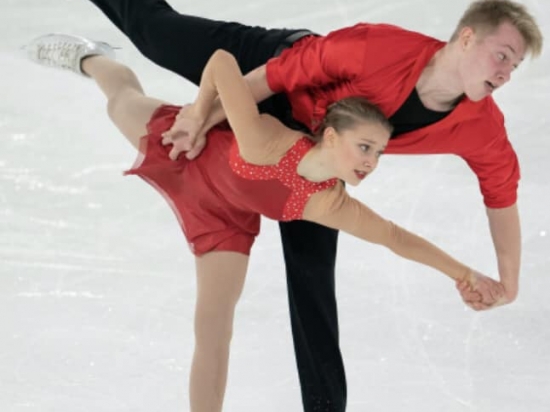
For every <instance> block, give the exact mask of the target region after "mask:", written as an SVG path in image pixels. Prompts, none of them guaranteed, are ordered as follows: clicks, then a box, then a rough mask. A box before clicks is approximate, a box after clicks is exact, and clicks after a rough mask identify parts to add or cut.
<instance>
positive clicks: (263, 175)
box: [229, 136, 338, 221]
mask: <svg viewBox="0 0 550 412" xmlns="http://www.w3.org/2000/svg"><path fill="white" fill-rule="evenodd" d="M314 144H315V143H314V142H312V141H311V140H310V139H308V138H307V137H305V136H304V137H302V138H301V139H299V140H297V141H296V143H294V145H293V146H292V147H291V148H290V149H289V150H288V151H287V152H286V153H285V155H284V156H283V158H282V159H281V160H280V161H279V163H277V164H275V165H255V164H252V163H248V162H246V161H245V160H244V159H243V158H242V157H241V155H240V153H239V148H238V146H237V142H236V141H234V142H233V144H232V146H231V151H230V154H229V165H230V166H231V169H232V170H233V171H234V172H235V174H237V175H238V176H240V177H242V178H244V179H248V180H273V179H276V180H278V181H280V182H281V183H282V184H283V185H284V186H286V187H288V188H289V189H290V190H291V193H290V195H289V197H288V199H287V200H286V203H285V206H284V209H283V216H282V219H281V220H283V221H289V220H299V219H301V218H302V214H303V212H304V208H305V206H306V203H307V201H308V200H309V197H310V196H311V195H312V194H314V193H317V192H320V191H322V190H325V189H329V188H331V187H333V186H335V185H336V183H337V182H338V179H336V178H334V179H329V180H325V181H324V182H310V181H309V180H307V179H304V178H303V177H302V176H300V175H298V173H297V169H298V164H299V163H300V161H301V160H302V158H303V157H304V156H305V154H306V153H307V152H308V151H309V150H310V149H311V148H312V147H313V146H314Z"/></svg>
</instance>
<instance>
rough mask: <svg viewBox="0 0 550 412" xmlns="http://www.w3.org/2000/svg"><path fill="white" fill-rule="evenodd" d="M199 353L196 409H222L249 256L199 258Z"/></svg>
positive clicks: (193, 389) (194, 377) (193, 383)
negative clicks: (234, 325) (231, 344)
mask: <svg viewBox="0 0 550 412" xmlns="http://www.w3.org/2000/svg"><path fill="white" fill-rule="evenodd" d="M196 262H197V304H196V308H195V352H194V355H193V365H192V367H191V379H190V401H191V411H192V412H219V411H221V410H222V404H223V398H224V394H225V387H226V382H227V370H228V363H229V344H230V341H231V336H232V334H233V318H234V313H235V306H236V305H237V301H238V300H239V297H240V296H241V292H242V289H243V285H244V280H245V276H246V269H247V267H248V256H246V255H243V254H240V253H235V252H211V253H207V254H206V255H204V256H202V257H200V258H197V261H196Z"/></svg>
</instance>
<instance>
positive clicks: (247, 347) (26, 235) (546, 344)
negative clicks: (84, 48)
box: [0, 0, 550, 412]
mask: <svg viewBox="0 0 550 412" xmlns="http://www.w3.org/2000/svg"><path fill="white" fill-rule="evenodd" d="M524 3H525V4H526V5H528V6H529V7H530V9H531V11H532V12H533V13H534V14H535V15H536V16H537V18H538V22H539V24H540V25H541V27H542V30H543V32H544V35H545V36H546V41H547V44H548V42H550V3H549V2H548V1H547V0H524ZM467 4H468V1H467V0H455V1H452V2H451V1H428V0H385V1H381V0H360V1H359V0H347V1H346V0H340V1H338V0H336V1H329V0H303V1H301V2H298V1H295V0H277V1H275V0H258V1H255V2H254V1H250V0H235V1H233V2H227V1H223V0H202V1H200V2H198V1H195V2H191V1H184V0H172V5H173V6H174V7H175V8H176V9H178V10H180V11H182V12H185V13H189V14H196V15H201V16H205V17H210V18H218V19H233V20H238V21H242V22H245V23H250V24H260V25H266V26H270V27H281V26H286V27H307V28H310V29H313V30H315V31H318V32H321V33H326V32H328V31H330V30H332V29H335V28H339V27H342V26H346V25H351V24H354V23H356V22H358V21H371V22H389V23H394V24H398V25H402V26H404V27H407V28H410V29H414V30H421V31H424V32H426V33H428V34H431V35H434V36H436V37H440V38H442V39H446V38H448V36H449V35H450V34H451V32H452V29H453V28H454V25H455V23H456V21H457V20H458V17H459V16H460V14H461V12H462V11H463V10H464V9H465V8H466V5H467ZM52 31H60V32H69V33H74V34H81V35H85V36H89V37H92V38H95V39H101V40H105V41H108V42H110V43H111V44H115V45H119V46H121V47H122V49H121V50H119V53H118V55H119V60H121V61H122V62H124V63H127V64H129V65H130V66H131V67H132V68H133V69H135V71H136V72H137V73H138V75H139V77H140V79H141V80H142V83H143V85H144V87H145V89H146V91H147V92H148V93H149V94H151V95H153V96H157V97H160V98H163V99H165V100H169V101H173V102H175V103H185V102H188V101H190V100H191V99H192V98H193V97H194V93H195V88H194V87H193V86H191V85H190V84H188V83H186V82H185V81H184V80H182V79H180V78H178V77H177V76H176V75H173V74H171V73H169V72H167V71H165V70H162V69H160V68H158V67H156V66H154V65H153V64H152V63H151V62H149V61H147V60H145V59H144V58H143V57H142V56H141V55H140V54H139V52H138V51H137V50H136V49H135V48H134V47H133V46H132V45H131V43H130V42H129V41H128V40H127V39H126V38H125V37H124V36H123V35H122V34H121V33H120V32H119V31H118V30H117V29H116V28H115V27H114V26H113V25H112V24H111V23H110V22H109V21H108V20H107V18H106V17H104V16H103V14H101V12H100V11H99V10H98V9H96V8H95V7H94V6H93V5H92V4H91V3H89V2H88V1H86V0H65V1H62V0H57V1H54V0H0V411H1V412H157V411H159V412H160V411H162V412H181V411H187V410H188V406H187V405H188V394H187V384H188V371H189V367H190V357H191V352H192V345H193V334H192V319H193V305H194V296H195V292H194V288H195V275H194V271H193V259H192V256H191V254H190V253H189V252H188V250H187V246H186V244H185V242H184V239H183V236H182V235H181V233H180V230H179V228H178V226H177V222H176V219H175V217H174V216H173V215H172V212H171V210H170V209H169V208H168V206H167V205H166V204H165V203H164V200H163V199H162V198H161V197H160V196H159V195H158V194H157V193H156V192H154V191H153V190H152V189H151V188H150V187H148V186H147V185H146V184H144V183H143V182H142V181H141V180H139V179H138V178H135V177H122V174H121V171H122V170H124V169H125V168H127V167H128V166H129V165H131V163H132V162H133V160H134V154H133V150H132V149H131V148H130V146H129V145H128V144H127V143H126V142H125V141H124V140H123V139H122V138H121V137H120V135H119V133H118V132H117V131H116V130H115V128H114V127H113V126H112V125H111V124H110V123H109V120H108V119H107V116H106V114H105V110H104V106H105V104H104V99H103V97H102V95H101V94H100V93H99V91H98V90H96V88H95V86H94V84H93V83H92V82H90V81H88V80H86V79H83V78H79V77H78V76H75V75H72V74H71V73H67V72H61V71H56V70H50V69H45V68H43V67H40V66H37V65H34V64H33V63H30V62H28V61H26V60H25V59H24V58H22V57H21V54H20V52H19V50H18V48H19V47H20V46H21V45H23V44H24V43H25V42H27V41H28V40H29V39H32V38H33V37H35V36H38V35H40V34H44V33H48V32H52ZM181 41H182V42H183V41H193V39H181ZM549 52H550V50H549V49H548V46H547V47H545V50H544V52H543V55H542V57H541V58H540V59H538V60H535V61H530V60H526V61H525V62H524V64H522V67H521V68H520V69H519V70H518V71H517V72H516V73H514V75H513V78H514V79H513V81H512V82H511V83H510V84H509V85H507V86H506V87H505V88H504V89H503V90H501V91H499V92H498V93H497V95H496V96H495V97H496V100H497V101H498V103H499V104H500V106H501V108H502V110H503V112H504V113H505V115H506V118H507V127H508V131H509V136H510V139H511V141H512V143H513V145H514V147H515V148H516V150H517V153H518V155H519V158H520V161H521V165H522V180H521V186H520V191H519V194H520V200H519V206H520V211H521V219H522V230H523V262H522V271H521V290H520V296H519V298H518V299H517V301H516V302H514V303H513V304H512V305H509V306H507V307H503V308H498V309H495V310H492V311H489V312H481V313H476V312H473V311H471V310H469V309H467V308H465V307H464V305H463V303H462V302H461V300H460V299H459V296H458V294H457V293H456V292H455V290H454V285H453V283H452V282H451V281H449V280H448V279H447V278H445V277H444V276H443V275H441V274H439V273H436V272H435V271H433V270H430V269H428V268H424V267H422V266H420V265H417V264H414V263H410V262H407V261H404V260H401V259H399V258H397V257H395V256H393V255H391V254H390V253H389V252H387V251H385V250H384V249H382V248H380V247H377V246H373V245H368V244H364V243H362V242H361V241H358V240H356V239H353V238H351V237H349V236H347V235H344V234H343V235H341V238H340V248H339V258H338V268H337V282H338V283H337V292H338V296H339V305H340V306H339V309H340V322H341V341H342V350H343V355H344V358H345V362H346V367H347V373H348V384H349V388H348V392H349V407H348V410H349V411H350V412H357V411H368V412H402V411H413V412H467V411H468V412H469V411H475V412H527V411H529V412H549V411H550V349H549V348H550V297H549V296H550V277H549V270H550V214H549V211H550V179H549V176H548V175H549V173H550V166H549V165H550V160H549V157H550V139H549V137H550V135H549V129H550V122H549V119H550V111H549V110H550V53H549ZM181 58H182V59H185V58H186V56H181ZM353 192H354V194H355V195H357V196H358V197H359V198H360V199H362V200H363V201H365V202H367V203H368V204H369V205H370V206H372V207H373V208H375V209H376V210H377V211H378V212H380V213H381V214H383V215H384V216H386V217H388V218H391V219H392V220H394V221H396V222H397V223H399V224H401V225H403V226H405V227H406V228H409V229H411V230H413V231H416V232H418V233H420V234H422V235H423V236H425V237H427V238H429V239H431V240H432V241H434V242H435V243H437V244H439V245H440V246H442V247H443V248H444V249H446V250H448V251H449V252H451V253H452V254H454V255H455V256H457V257H458V258H460V259H462V260H464V261H465V262H467V263H469V264H471V265H472V266H474V267H476V268H477V269H479V270H481V271H484V272H486V273H487V274H490V275H492V276H497V275H498V274H497V271H496V260H495V258H494V251H493V248H492V242H491V239H490V235H489V231H488V225H487V219H486V216H485V209H484V206H483V204H482V200H481V196H480V194H479V190H478V188H477V182H476V179H475V177H474V175H473V174H472V173H471V172H470V171H469V170H468V169H467V167H466V165H465V163H464V162H463V161H461V160H460V159H458V158H455V157H451V156H431V157H430V156H423V157H420V156H389V155H388V156H386V157H384V158H383V161H382V162H381V164H380V167H379V170H378V171H377V172H376V173H375V174H374V175H373V176H372V177H369V179H367V181H365V182H364V183H363V184H362V185H361V187H360V188H357V189H354V190H353ZM288 317H289V316H288V307H287V302H286V286H285V277H284V268H283V259H282V252H281V247H280V242H279V236H278V230H277V226H276V224H275V223H273V222H270V221H267V220H265V221H264V222H263V233H262V234H261V236H260V237H259V238H258V240H257V243H256V245H255V247H254V250H253V256H252V259H251V267H250V271H249V275H248V279H247V285H246V288H245V291H244V294H243V297H242V300H241V302H240V304H239V307H238V313H237V321H236V328H235V336H234V341H233V349H232V355H231V366H230V377H229V385H228V389H227V396H226V404H225V405H226V407H225V410H226V411H244V412H249V411H261V412H281V411H285V412H286V411H289V412H293V411H300V410H301V401H300V395H299V389H298V379H297V373H296V368H295V365H294V357H293V349H292V343H291V334H290V324H289V320H288Z"/></svg>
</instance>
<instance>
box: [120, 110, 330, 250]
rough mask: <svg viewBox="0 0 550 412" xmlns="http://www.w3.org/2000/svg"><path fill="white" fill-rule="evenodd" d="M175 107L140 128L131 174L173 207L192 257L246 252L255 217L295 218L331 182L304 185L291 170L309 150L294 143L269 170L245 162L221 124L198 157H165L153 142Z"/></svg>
mask: <svg viewBox="0 0 550 412" xmlns="http://www.w3.org/2000/svg"><path fill="white" fill-rule="evenodd" d="M179 110H180V107H177V106H161V107H159V108H158V109H157V111H156V112H155V113H154V115H153V117H152V118H151V120H150V121H149V123H148V125H147V130H148V134H147V135H146V136H144V137H143V138H142V143H141V148H140V155H139V157H138V159H137V161H136V163H135V164H134V166H133V168H132V169H130V170H129V171H127V172H125V174H135V175H138V176H140V177H141V178H143V179H144V180H145V181H147V182H148V183H150V184H151V185H152V186H153V187H154V188H156V189H157V190H158V191H159V192H160V193H161V194H162V195H163V196H164V198H165V199H166V200H167V201H168V203H169V205H170V206H171V207H172V209H173V210H174V212H175V214H176V216H177V218H178V221H179V223H180V225H181V228H182V230H183V232H184V234H185V237H186V239H187V241H188V243H189V245H190V248H191V250H192V252H193V253H194V254H195V255H197V256H200V255H202V254H204V253H207V252H211V251H222V250H223V251H233V252H240V253H244V254H249V253H250V248H251V247H252V244H253V243H254V238H255V237H256V235H257V234H258V232H259V230H260V215H264V216H266V217H269V218H271V219H274V220H278V221H289V220H297V219H301V217H302V213H303V210H304V207H305V205H306V203H307V201H308V199H309V197H310V196H311V195H312V194H314V193H317V192H319V191H322V190H325V189H328V188H330V187H333V186H334V185H336V183H337V179H331V180H327V181H325V182H320V183H315V182H310V181H308V180H306V179H304V178H302V177H301V176H299V175H298V174H297V173H296V168H297V166H298V163H299V162H300V160H301V159H302V157H303V156H304V155H305V154H306V153H307V152H308V150H309V149H310V148H311V147H312V146H313V145H314V143H313V142H311V141H310V140H309V139H307V138H306V137H304V138H302V139H300V140H298V141H297V142H296V143H295V144H294V145H293V146H292V147H291V149H290V150H288V151H287V152H286V154H285V155H284V156H283V157H282V158H281V160H280V161H279V162H278V163H277V164H276V165H268V166H259V165H254V164H250V163H247V162H245V161H244V160H243V159H242V158H241V157H240V155H239V151H238V147H237V142H236V140H235V137H234V135H233V132H232V131H231V130H230V129H229V128H228V127H221V126H219V127H216V128H214V129H212V130H211V131H210V132H209V134H208V143H207V146H206V148H205V149H204V150H203V152H202V153H201V155H200V156H199V157H198V158H197V159H195V160H192V161H189V160H187V159H186V158H185V156H180V158H179V159H178V160H177V161H172V160H170V159H169V157H168V152H169V151H170V147H169V146H163V145H162V143H161V140H162V137H161V133H163V132H164V131H166V130H168V129H169V128H170V126H171V125H172V123H173V122H174V120H175V116H176V115H177V114H178V112H179Z"/></svg>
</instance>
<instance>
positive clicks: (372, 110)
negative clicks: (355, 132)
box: [312, 96, 393, 142]
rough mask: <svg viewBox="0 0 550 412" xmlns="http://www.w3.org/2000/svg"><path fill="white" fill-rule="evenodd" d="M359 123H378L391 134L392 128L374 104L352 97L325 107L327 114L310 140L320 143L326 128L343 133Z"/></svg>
mask: <svg viewBox="0 0 550 412" xmlns="http://www.w3.org/2000/svg"><path fill="white" fill-rule="evenodd" d="M359 122H373V123H379V124H380V125H382V127H384V128H385V129H386V130H387V131H388V133H390V134H391V132H392V131H393V126H392V125H391V124H390V122H389V120H388V119H387V117H386V116H385V115H384V113H382V111H381V110H380V109H379V108H378V106H376V105H375V104H373V103H371V102H369V101H368V100H367V99H365V98H364V97H359V96H352V97H345V98H343V99H341V100H338V101H336V102H334V103H332V104H331V105H329V106H328V107H327V113H326V115H325V117H324V119H323V121H322V123H321V124H320V126H319V128H318V129H317V133H316V134H315V136H313V137H312V139H313V140H314V141H316V142H318V141H320V140H321V139H322V136H323V132H324V131H325V129H326V128H327V127H333V128H334V130H336V131H337V132H343V131H344V130H349V129H352V128H353V127H355V126H356V125H357V124H358V123H359Z"/></svg>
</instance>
